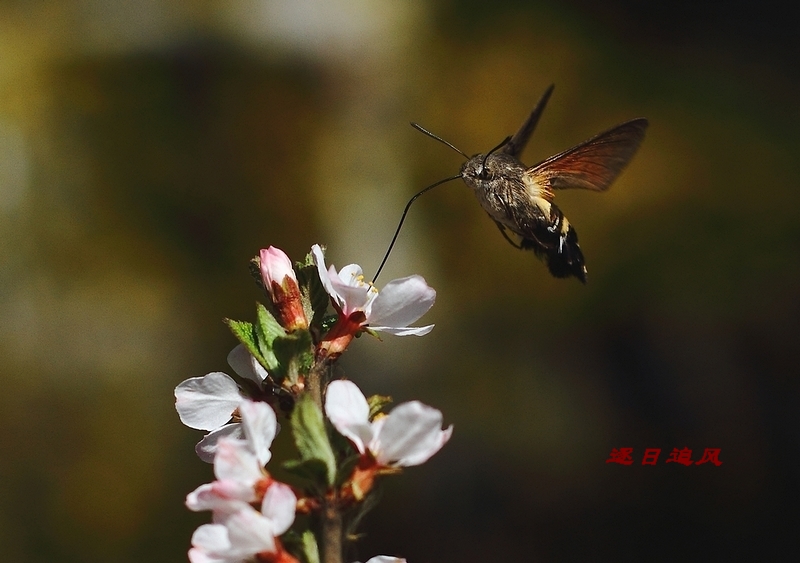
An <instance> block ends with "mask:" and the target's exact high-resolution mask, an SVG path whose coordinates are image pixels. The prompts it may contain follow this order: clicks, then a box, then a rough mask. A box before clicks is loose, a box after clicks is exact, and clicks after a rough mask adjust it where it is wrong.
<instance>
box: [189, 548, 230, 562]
mask: <svg viewBox="0 0 800 563" xmlns="http://www.w3.org/2000/svg"><path fill="white" fill-rule="evenodd" d="M189 563H230V559H227V558H219V557H211V556H210V555H209V554H207V553H206V552H204V551H203V550H201V549H199V548H196V547H193V548H192V549H190V550H189Z"/></svg>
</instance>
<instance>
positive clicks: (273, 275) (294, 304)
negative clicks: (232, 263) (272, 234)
mask: <svg viewBox="0 0 800 563" xmlns="http://www.w3.org/2000/svg"><path fill="white" fill-rule="evenodd" d="M260 259H261V279H262V280H263V281H264V289H266V290H267V292H268V293H269V295H270V297H271V298H272V304H273V305H274V307H275V310H276V311H277V313H278V316H279V317H280V322H281V324H282V325H283V327H284V328H285V329H286V330H288V331H290V332H291V331H293V330H296V329H305V328H308V320H307V319H306V314H305V311H304V309H303V301H302V299H301V297H300V288H299V287H298V286H297V276H296V275H295V273H294V269H293V268H292V261H291V260H290V259H289V257H288V256H286V253H285V252H284V251H283V250H280V249H279V248H275V247H274V246H270V247H269V248H263V249H261V252H260Z"/></svg>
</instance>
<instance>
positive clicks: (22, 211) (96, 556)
mask: <svg viewBox="0 0 800 563" xmlns="http://www.w3.org/2000/svg"><path fill="white" fill-rule="evenodd" d="M797 22H798V17H797V14H796V13H795V8H793V7H789V4H788V3H784V2H778V1H775V0H768V1H766V2H759V3H754V2H744V1H741V0H740V1H734V2H729V3H726V7H725V8H724V9H721V8H720V6H719V5H718V4H717V3H711V2H689V1H687V0H680V1H677V2H672V3H668V4H662V3H651V2H644V1H636V0H609V1H607V2H591V1H588V0H568V1H564V2H553V1H541V2H522V1H496V2H492V3H491V4H489V3H483V2H477V1H475V0H440V1H436V2H413V3H412V2H393V1H391V0H371V1H366V0H349V1H348V0H335V1H331V2H324V3H323V2H312V1H309V0H295V1H288V0H287V1H255V0H229V1H226V2H208V1H200V0H198V1H188V0H187V1H180V0H173V1H166V0H164V1H146V0H135V1H129V2H117V1H113V2H108V1H103V0H83V1H77V0H70V1H61V2H24V1H11V0H7V1H4V2H2V3H0V261H1V262H0V263H1V264H2V268H0V319H2V321H1V322H0V357H2V367H1V368H0V370H1V371H0V377H1V378H2V388H3V392H2V394H0V425H2V428H3V431H2V435H1V436H0V449H1V450H2V452H3V456H2V458H0V548H1V550H2V553H3V555H2V559H4V560H7V561H15V562H21V563H24V562H50V561H59V562H62V563H67V562H121V563H124V562H140V561H150V562H167V561H170V562H171V561H184V560H186V550H187V549H188V547H189V540H190V537H191V534H192V531H193V530H194V529H195V528H196V527H197V526H198V525H199V524H201V523H204V522H207V521H208V514H192V513H190V512H189V511H188V510H187V509H186V508H185V507H184V506H183V500H184V498H185V495H186V493H188V492H189V491H191V490H192V489H194V488H195V487H196V486H197V485H199V484H201V483H203V482H207V481H209V480H210V479H211V475H212V473H211V467H210V466H208V465H206V464H203V463H202V462H200V461H199V460H198V459H197V458H196V457H195V456H194V453H193V446H194V443H195V442H196V441H197V440H199V439H200V433H198V432H195V431H192V430H189V429H188V428H185V427H183V426H181V424H180V422H179V421H178V417H177V415H176V413H175V411H174V404H173V403H174V397H173V395H172V391H173V388H174V387H175V385H177V384H178V383H179V382H180V381H182V380H183V379H186V378H187V377H190V376H197V375H202V374H204V373H207V372H210V371H218V370H223V371H224V370H226V369H227V366H226V363H225V358H226V355H227V353H228V351H229V350H230V349H231V348H232V347H233V346H234V344H235V341H234V339H233V337H232V336H231V335H230V333H229V332H228V330H227V328H226V327H225V326H224V325H223V324H222V322H221V319H223V318H224V317H232V318H239V319H250V318H251V317H252V316H253V312H254V303H255V301H256V300H258V299H261V298H262V297H261V295H260V294H259V292H258V290H257V288H256V287H255V285H254V284H253V283H252V280H251V279H250V277H249V275H248V271H247V262H248V260H249V259H250V258H251V257H252V256H253V255H255V254H256V253H257V252H258V249H259V248H262V247H266V246H269V245H275V246H278V247H280V248H282V249H284V250H286V251H287V252H288V253H289V254H290V255H291V256H293V257H294V258H296V259H300V258H302V257H303V256H304V255H305V253H306V252H308V250H309V248H310V246H311V245H312V244H313V243H317V242H318V243H322V244H325V245H327V246H328V260H329V262H331V263H333V264H335V265H336V266H338V267H341V266H343V265H345V264H348V263H351V262H357V263H359V264H361V265H362V266H363V267H364V269H365V271H366V272H367V273H368V274H369V275H371V273H372V272H374V271H375V269H376V268H377V266H378V263H379V262H380V259H381V257H382V255H383V252H384V250H385V248H386V245H387V244H388V242H389V239H390V238H391V235H392V233H393V231H394V228H395V225H396V221H397V220H398V219H399V215H400V212H401V210H402V208H403V205H404V203H405V202H406V201H407V200H408V198H409V197H410V196H411V195H413V194H414V193H416V192H417V191H419V190H420V189H422V188H423V187H424V186H426V185H428V184H430V183H432V182H434V181H436V180H438V179H441V178H444V177H446V176H449V175H453V174H456V173H457V172H458V170H459V167H460V165H461V157H459V156H458V155H457V154H455V153H454V152H453V151H451V150H449V149H448V148H446V147H444V146H443V145H440V144H438V143H436V142H435V141H433V140H431V139H429V138H427V137H424V136H423V135H421V134H420V133H418V132H416V131H414V130H413V129H412V128H411V127H409V125H408V122H409V121H412V120H413V121H418V122H420V123H421V124H423V125H424V126H425V127H427V128H429V129H430V130H432V131H434V132H436V133H437V134H439V135H441V136H443V137H445V138H446V139H447V140H449V141H450V142H452V143H454V144H455V145H456V146H458V147H459V148H461V149H462V150H463V151H465V152H467V153H469V154H473V153H477V152H481V151H486V150H487V149H489V148H491V147H493V146H495V145H496V144H497V143H498V142H499V141H500V140H502V139H503V138H504V137H505V136H506V135H508V134H511V133H513V132H514V131H515V130H516V128H517V127H518V125H519V124H520V123H521V122H522V120H523V119H524V118H525V117H526V116H527V114H528V112H529V111H530V110H531V108H532V107H533V105H534V104H535V102H536V100H537V99H538V97H539V96H540V95H541V93H542V92H543V91H544V89H545V88H546V87H547V86H548V85H549V84H550V83H555V84H556V89H555V92H554V95H553V97H552V99H551V101H550V104H549V106H548V108H547V111H546V112H545V113H544V116H543V119H542V121H541V122H540V124H539V127H538V130H537V132H536V134H535V135H534V138H533V140H532V142H531V143H530V144H529V146H528V149H527V150H526V152H525V154H524V155H523V161H524V162H526V163H527V164H534V163H536V162H538V161H539V160H541V159H543V158H545V157H547V156H549V155H551V154H554V153H556V152H558V151H560V150H563V149H565V148H568V147H570V146H572V145H574V144H576V143H578V142H580V141H582V140H584V139H586V138H588V137H590V136H591V135H593V134H595V133H597V132H599V131H601V130H604V129H606V128H608V127H610V126H612V125H614V124H616V123H619V122H621V121H624V120H627V119H630V118H633V117H639V116H645V117H648V118H649V119H650V124H651V125H650V129H649V130H648V133H647V138H646V140H645V142H644V144H643V146H642V148H641V150H640V151H639V153H638V154H637V156H636V158H635V159H634V160H633V162H632V164H631V165H630V166H629V168H628V169H627V170H626V171H625V173H624V174H623V175H622V177H621V178H620V179H619V180H618V181H617V182H616V183H615V185H614V186H613V188H612V189H611V190H610V191H608V192H607V193H604V194H596V193H591V192H586V191H573V192H568V193H559V194H558V196H557V203H558V205H559V206H560V207H561V208H562V209H563V210H564V212H565V214H566V215H567V216H568V217H569V219H570V222H571V223H572V224H574V225H575V226H576V229H577V231H578V233H579V234H580V240H581V247H582V249H583V251H584V254H585V256H586V260H587V266H588V269H589V283H588V285H586V286H585V287H584V286H582V285H581V284H580V283H578V282H577V281H575V280H574V279H571V280H555V279H553V278H551V277H550V276H549V275H548V273H547V270H546V268H545V267H544V266H543V265H542V264H541V263H540V262H539V261H538V260H536V258H535V257H534V256H533V255H532V254H528V253H522V252H520V251H518V250H515V249H514V248H512V247H511V246H510V245H509V244H508V243H506V242H505V241H504V240H503V239H502V237H501V236H500V234H499V233H498V232H497V228H496V227H495V226H494V225H493V224H492V222H491V221H490V220H489V219H488V218H487V217H486V215H485V213H484V212H483V211H482V210H481V209H480V207H479V205H478V204H477V202H476V201H475V198H474V197H473V195H472V194H471V193H470V191H469V190H468V189H467V188H466V187H465V186H464V185H463V184H462V183H461V182H452V183H449V184H446V185H444V186H441V187H439V188H437V189H436V190H433V191H432V192H430V194H428V195H426V196H425V197H423V198H421V199H420V200H418V202H417V203H416V204H415V205H414V206H413V207H412V209H411V213H410V216H409V220H408V221H407V223H406V227H405V229H404V231H403V232H402V234H401V235H400V238H399V241H398V244H397V247H396V250H395V251H394V254H393V255H392V257H391V258H390V260H389V262H388V265H387V267H386V269H385V271H384V273H383V274H382V275H381V281H380V283H379V285H382V284H384V283H386V282H387V281H389V280H391V279H392V278H394V277H400V276H404V275H408V274H411V273H419V274H422V275H423V276H424V277H425V278H426V279H427V280H428V282H429V283H430V284H431V285H432V286H434V287H435V288H436V289H437V290H438V301H437V304H436V306H435V307H434V308H433V309H432V311H431V312H430V313H429V314H428V315H427V316H426V317H425V318H424V319H423V322H425V323H429V322H434V323H436V325H437V326H436V329H435V330H434V331H433V332H432V333H431V334H430V335H429V336H426V337H425V338H420V339H418V338H414V337H408V338H392V337H386V338H384V340H383V341H377V340H375V339H371V338H362V339H361V340H359V341H357V342H356V343H354V345H353V346H352V347H351V350H350V351H348V352H347V353H346V355H345V357H344V358H343V361H342V362H341V364H342V368H343V370H344V372H345V373H346V374H347V375H348V377H350V378H351V379H353V380H355V381H356V382H357V383H358V384H359V385H361V387H362V388H363V389H364V390H365V391H366V392H368V393H384V394H392V395H393V396H394V398H395V400H396V401H398V402H399V401H405V400H410V399H420V400H423V401H424V402H426V403H428V404H431V405H434V406H436V407H437V408H440V409H441V410H442V411H443V412H444V414H445V418H446V421H447V423H448V424H449V423H453V424H454V425H455V434H454V437H453V439H452V441H451V442H450V443H449V444H448V445H447V447H446V448H445V449H444V450H443V451H442V452H441V453H440V454H438V455H437V456H436V457H434V458H433V459H432V460H431V461H430V462H428V463H427V464H426V465H424V466H421V467H418V468H412V469H409V470H407V471H405V472H404V475H403V476H402V477H401V478H396V479H392V480H391V481H390V482H388V483H387V487H386V490H385V495H384V497H385V498H384V501H383V502H382V503H381V504H380V505H379V506H378V508H377V509H376V510H375V512H374V513H373V516H372V517H371V519H370V521H369V523H368V525H367V526H366V529H365V532H366V536H365V537H364V539H363V540H362V541H361V542H360V543H359V544H358V547H357V549H356V550H355V551H354V553H352V554H351V555H352V557H351V560H355V559H359V560H362V561H364V560H366V559H367V558H369V557H371V556H372V555H376V554H393V555H400V556H404V557H407V558H408V560H409V561H410V562H411V563H425V562H439V561H459V562H470V561H487V560H493V561H512V560H524V561H545V562H547V561H630V560H650V561H658V560H664V561H671V560H675V559H677V558H679V557H680V558H686V557H692V558H698V559H699V558H700V557H706V558H708V559H711V560H723V559H726V560H737V559H738V560H742V559H745V560H747V559H751V558H755V557H759V558H760V559H765V560H775V561H778V560H793V557H792V556H795V557H796V553H797V550H798V547H800V545H798V544H800V541H798V539H797V538H798V537H800V535H798V533H797V528H798V524H800V509H799V508H798V506H800V505H799V504H798V501H800V486H799V485H798V480H799V479H800V424H799V423H800V416H798V400H800V383H799V382H798V367H797V366H798V363H799V362H800V352H798V349H800V347H798V346H797V340H798V332H799V331H800V321H799V320H798V319H799V317H798V314H800V260H798V258H799V257H800V190H798V184H800V164H799V162H800V161H799V160H798V150H800V134H798V131H799V130H800V105H798V99H800V98H799V97H798V96H799V95H800V70H798V69H800V65H799V64H798V63H800V60H798V53H800V36H798V34H797ZM283 438H285V436H283ZM283 438H281V440H283ZM279 442H280V443H279V444H278V446H277V448H278V449H279V450H280V449H281V448H285V447H286V444H285V440H284V442H281V441H280V440H279ZM622 447H633V448H635V449H634V464H633V465H631V466H628V467H625V466H620V465H613V464H606V463H605V460H606V459H607V458H608V456H609V453H610V451H611V450H612V448H622ZM684 447H686V448H690V449H692V451H693V456H692V457H693V459H695V460H698V459H699V457H700V455H701V454H702V451H703V449H704V448H721V455H720V459H721V460H722V461H723V465H721V466H719V467H715V466H713V465H711V464H705V465H700V466H691V467H684V466H682V465H678V464H665V463H664V462H665V460H666V458H667V456H668V455H669V452H671V451H672V449H673V448H684ZM645 448H661V449H662V453H661V457H660V459H659V462H658V465H656V466H642V465H641V456H642V454H643V453H644V449H645ZM279 455H281V454H279Z"/></svg>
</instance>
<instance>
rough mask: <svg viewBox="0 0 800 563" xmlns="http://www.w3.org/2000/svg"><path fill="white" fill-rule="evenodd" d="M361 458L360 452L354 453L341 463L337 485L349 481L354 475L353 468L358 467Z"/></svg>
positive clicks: (337, 475)
mask: <svg viewBox="0 0 800 563" xmlns="http://www.w3.org/2000/svg"><path fill="white" fill-rule="evenodd" d="M359 459H361V456H360V455H358V454H354V455H351V456H348V457H347V458H346V459H345V460H344V461H343V462H342V463H341V465H340V467H339V471H338V472H337V474H336V486H338V487H340V486H342V485H343V484H344V482H345V481H347V480H348V479H349V478H350V477H351V476H352V475H353V470H354V469H355V468H356V465H357V464H358V460H359Z"/></svg>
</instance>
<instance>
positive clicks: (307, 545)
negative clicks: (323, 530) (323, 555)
mask: <svg viewBox="0 0 800 563" xmlns="http://www.w3.org/2000/svg"><path fill="white" fill-rule="evenodd" d="M303 555H305V559H306V563H319V547H318V546H317V538H315V537H314V533H313V532H312V531H311V530H306V531H305V532H303Z"/></svg>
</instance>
